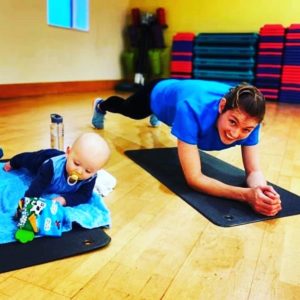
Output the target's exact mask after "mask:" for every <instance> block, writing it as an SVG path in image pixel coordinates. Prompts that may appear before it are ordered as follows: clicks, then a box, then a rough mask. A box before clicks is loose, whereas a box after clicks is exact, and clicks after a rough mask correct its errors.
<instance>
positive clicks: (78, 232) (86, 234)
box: [0, 225, 111, 273]
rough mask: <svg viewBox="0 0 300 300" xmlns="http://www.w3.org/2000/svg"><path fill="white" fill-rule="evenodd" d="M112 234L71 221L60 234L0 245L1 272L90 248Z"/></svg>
mask: <svg viewBox="0 0 300 300" xmlns="http://www.w3.org/2000/svg"><path fill="white" fill-rule="evenodd" d="M110 241H111V238H110V237H109V236H108V235H107V234H106V233H105V232H104V231H103V229H101V228H94V229H84V228H82V227H80V226H77V225H74V227H73V229H72V230H71V231H69V232H65V233H63V234H62V236H61V237H40V238H35V239H34V240H33V241H31V242H29V243H26V244H21V243H19V242H12V243H7V244H1V245H0V273H3V272H8V271H13V270H17V269H21V268H25V267H29V266H34V265H38V264H42V263H46V262H51V261H54V260H58V259H62V258H66V257H70V256H74V255H78V254H82V253H86V252H90V251H93V250H96V249H99V248H102V247H104V246H106V245H108V244H109V243H110Z"/></svg>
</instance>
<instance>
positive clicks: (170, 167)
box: [125, 148, 300, 227]
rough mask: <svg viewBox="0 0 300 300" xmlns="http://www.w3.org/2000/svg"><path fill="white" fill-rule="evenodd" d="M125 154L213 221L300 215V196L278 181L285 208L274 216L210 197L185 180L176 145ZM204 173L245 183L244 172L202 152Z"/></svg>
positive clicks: (222, 222) (228, 223)
mask: <svg viewBox="0 0 300 300" xmlns="http://www.w3.org/2000/svg"><path fill="white" fill-rule="evenodd" d="M125 154H126V155H127V156H128V157H129V158H130V159H132V160H133V161H134V162H135V163H137V164H138V165H140V166H141V167H142V168H144V169H145V170H146V171H148V172H149V173H150V174H151V175H152V176H154V177H155V178H157V179H158V180H159V181H160V182H161V183H163V184H164V185H165V186H167V187H168V188H169V189H170V190H171V191H173V192H174V193H175V194H177V195H178V196H179V197H180V198H182V199H183V200H184V201H185V202H187V203H188V204H189V205H191V206H192V207H193V208H194V209H196V210H197V211H199V212H200V213H201V214H202V215H203V216H205V217H206V218H207V219H209V220H210V221H211V222H212V223H214V224H216V225H218V226H222V227H229V226H237V225H243V224H248V223H253V222H259V221H264V220H269V219H274V218H281V217H287V216H292V215H297V214H300V197H299V196H298V195H296V194H293V193H291V192H289V191H287V190H285V189H283V188H281V187H279V186H277V185H275V184H272V183H269V184H271V185H272V186H273V187H274V188H275V190H276V191H277V192H278V193H279V194H280V197H281V201H282V207H283V209H282V210H281V211H280V212H279V213H278V214H277V215H276V216H274V217H266V216H263V215H261V214H258V213H256V212H255V211H253V210H252V208H251V207H250V206H249V205H247V204H246V203H242V202H239V201H235V200H230V199H222V198H218V197H213V196H209V195H206V194H203V193H200V192H196V191H194V190H192V189H191V188H190V187H189V186H188V185H187V184H186V182H185V179H184V176H183V173H182V170H181V167H180V164H179V160H178V155H177V148H155V149H139V150H128V151H125ZM200 155H201V167H202V172H203V173H204V174H206V175H207V176H210V177H213V178H215V179H218V180H220V181H223V182H225V183H227V184H231V185H235V186H245V173H244V171H243V170H241V169H239V168H236V167H234V166H232V165H230V164H228V163H226V162H224V161H222V160H220V159H218V158H215V157H213V156H211V155H209V154H207V153H205V152H202V151H200Z"/></svg>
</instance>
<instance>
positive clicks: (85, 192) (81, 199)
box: [54, 176, 97, 206]
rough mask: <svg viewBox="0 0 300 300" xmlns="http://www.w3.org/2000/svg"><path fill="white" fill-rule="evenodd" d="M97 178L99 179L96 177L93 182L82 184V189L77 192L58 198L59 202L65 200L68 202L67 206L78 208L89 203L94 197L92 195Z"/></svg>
mask: <svg viewBox="0 0 300 300" xmlns="http://www.w3.org/2000/svg"><path fill="white" fill-rule="evenodd" d="M96 178H97V177H96V176H95V177H94V178H93V179H92V180H90V181H87V182H86V183H84V184H82V185H81V186H80V188H79V189H78V190H77V191H75V192H72V193H66V194H62V195H61V197H58V198H59V199H57V200H59V201H60V200H62V199H61V198H63V199H64V200H65V202H66V204H65V205H68V206H76V205H79V204H82V203H86V202H88V201H89V200H90V198H91V197H92V193H93V190H94V186H95V183H96ZM54 200H56V199H54Z"/></svg>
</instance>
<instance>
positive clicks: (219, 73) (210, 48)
mask: <svg viewBox="0 0 300 300" xmlns="http://www.w3.org/2000/svg"><path fill="white" fill-rule="evenodd" d="M257 39H258V35H257V34H256V33H200V34H198V35H197V37H196V38H195V46H194V64H193V66H194V69H193V75H194V78H197V79H206V80H217V81H222V82H228V83H231V84H237V83H240V82H243V81H246V82H249V83H252V82H253V81H254V67H255V55H256V44H257Z"/></svg>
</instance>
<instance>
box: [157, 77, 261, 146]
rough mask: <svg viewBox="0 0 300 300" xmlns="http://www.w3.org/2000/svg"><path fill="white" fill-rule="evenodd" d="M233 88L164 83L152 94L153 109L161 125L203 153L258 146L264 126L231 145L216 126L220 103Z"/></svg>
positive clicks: (190, 81) (203, 83)
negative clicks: (225, 140)
mask: <svg viewBox="0 0 300 300" xmlns="http://www.w3.org/2000/svg"><path fill="white" fill-rule="evenodd" d="M230 88H231V86H230V85H228V84H225V83H220V82H215V81H206V80H193V79H188V80H177V79H168V80H162V81H160V82H158V83H157V84H156V85H155V87H154V89H153V90H152V93H151V109H152V111H153V113H154V114H155V115H156V116H157V117H158V119H159V120H160V121H162V122H164V123H165V124H167V125H168V126H170V127H171V133H172V134H173V135H174V136H176V137H177V138H178V139H179V140H181V141H183V142H185V143H187V144H191V145H197V146H198V148H199V149H201V150H222V149H226V148H230V147H233V146H236V145H244V146H253V145H256V144H257V143H258V140H259V129H260V125H257V126H256V128H255V129H254V130H253V131H252V132H251V134H250V135H249V136H248V137H247V138H245V139H243V140H239V141H236V142H234V143H232V144H230V145H226V144H224V143H222V141H221V139H220V136H219V133H218V130H217V126H216V121H217V119H218V116H219V111H218V109H219V103H220V100H221V99H222V97H224V95H225V94H226V93H227V92H229V90H230Z"/></svg>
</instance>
